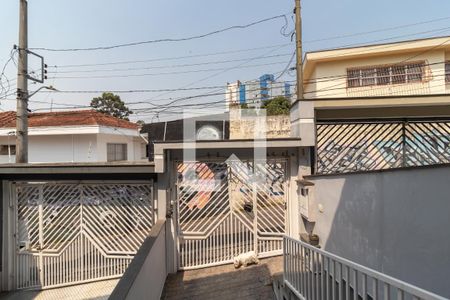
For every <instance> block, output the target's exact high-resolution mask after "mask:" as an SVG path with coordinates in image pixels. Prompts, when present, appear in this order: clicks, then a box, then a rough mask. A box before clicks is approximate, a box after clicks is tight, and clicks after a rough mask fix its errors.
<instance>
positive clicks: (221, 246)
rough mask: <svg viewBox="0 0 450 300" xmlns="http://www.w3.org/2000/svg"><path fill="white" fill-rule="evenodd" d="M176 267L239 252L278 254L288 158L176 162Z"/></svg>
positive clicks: (283, 229)
mask: <svg viewBox="0 0 450 300" xmlns="http://www.w3.org/2000/svg"><path fill="white" fill-rule="evenodd" d="M177 171H178V201H177V204H178V207H177V217H178V246H179V247H178V248H179V249H178V250H179V266H180V268H181V269H190V268H199V267H205V266H211V265H218V264H224V263H229V262H231V261H232V260H233V258H234V257H235V256H237V255H239V254H241V253H245V252H249V251H255V252H256V253H257V255H258V256H259V257H267V256H272V255H279V254H281V253H282V249H283V240H282V236H283V234H284V233H285V232H286V199H287V191H288V189H287V182H286V178H287V174H286V171H287V161H286V160H284V159H272V160H269V161H267V162H265V163H254V162H253V161H245V162H242V161H240V160H238V161H229V160H228V161H226V162H211V161H210V162H189V163H186V162H185V163H178V164H177Z"/></svg>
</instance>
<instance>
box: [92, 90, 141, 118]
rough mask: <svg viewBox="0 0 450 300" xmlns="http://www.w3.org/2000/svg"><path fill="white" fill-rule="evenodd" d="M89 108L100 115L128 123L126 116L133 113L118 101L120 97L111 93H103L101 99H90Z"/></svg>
mask: <svg viewBox="0 0 450 300" xmlns="http://www.w3.org/2000/svg"><path fill="white" fill-rule="evenodd" d="M91 107H92V108H94V109H95V110H96V111H99V112H101V113H104V114H108V115H111V116H113V117H116V118H119V119H123V120H127V121H129V119H128V116H129V115H131V114H132V113H133V112H132V111H131V110H130V109H128V107H127V106H126V105H125V102H123V101H122V100H121V99H120V96H118V95H114V94H113V93H103V94H102V96H101V97H96V98H94V99H92V101H91Z"/></svg>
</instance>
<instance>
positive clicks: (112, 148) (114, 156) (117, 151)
mask: <svg viewBox="0 0 450 300" xmlns="http://www.w3.org/2000/svg"><path fill="white" fill-rule="evenodd" d="M107 151H108V153H107V158H106V159H107V161H121V160H127V144H107Z"/></svg>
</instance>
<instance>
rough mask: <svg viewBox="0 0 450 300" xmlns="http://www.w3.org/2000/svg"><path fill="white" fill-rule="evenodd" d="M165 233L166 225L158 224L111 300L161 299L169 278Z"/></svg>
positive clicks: (162, 222) (160, 222) (161, 222)
mask: <svg viewBox="0 0 450 300" xmlns="http://www.w3.org/2000/svg"><path fill="white" fill-rule="evenodd" d="M165 229H166V224H165V222H164V221H158V222H157V223H156V224H155V226H154V227H153V229H152V232H151V233H150V236H149V237H148V238H147V239H146V240H145V242H144V243H143V244H142V246H141V248H140V249H139V251H138V253H137V254H136V256H135V257H134V259H133V261H132V262H131V264H130V266H129V267H128V269H127V271H126V272H125V274H124V275H123V277H122V279H121V280H120V281H119V283H118V284H117V286H116V288H115V289H114V291H113V293H112V294H111V296H110V298H109V299H111V300H119V299H130V300H134V299H148V300H159V299H161V294H162V291H163V288H164V283H165V281H166V277H167V268H166V230H165Z"/></svg>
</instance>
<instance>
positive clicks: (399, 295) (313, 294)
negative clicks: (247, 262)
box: [283, 237, 446, 300]
mask: <svg viewBox="0 0 450 300" xmlns="http://www.w3.org/2000/svg"><path fill="white" fill-rule="evenodd" d="M283 254H284V278H283V280H284V283H285V285H286V286H287V287H288V288H289V289H291V290H292V292H293V293H294V294H295V295H296V296H297V297H299V298H300V299H308V300H310V299H324V300H328V299H333V300H335V299H354V300H358V299H363V300H367V299H399V300H403V299H414V300H418V299H427V300H435V299H436V300H437V299H439V300H441V299H442V300H443V299H446V298H444V297H441V296H438V295H436V294H433V293H430V292H428V291H425V290H423V289H421V288H418V287H416V286H413V285H411V284H408V283H406V282H403V281H401V280H398V279H395V278H393V277H390V276H387V275H385V274H382V273H379V272H377V271H374V270H372V269H369V268H366V267H364V266H361V265H359V264H356V263H354V262H352V261H349V260H346V259H344V258H341V257H339V256H336V255H333V254H331V253H329V252H326V251H324V250H320V249H318V248H316V247H313V246H311V245H309V244H306V243H304V242H301V241H298V240H295V239H292V238H289V237H284V249H283Z"/></svg>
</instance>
